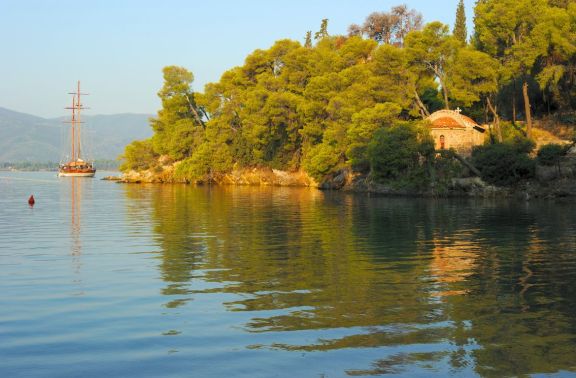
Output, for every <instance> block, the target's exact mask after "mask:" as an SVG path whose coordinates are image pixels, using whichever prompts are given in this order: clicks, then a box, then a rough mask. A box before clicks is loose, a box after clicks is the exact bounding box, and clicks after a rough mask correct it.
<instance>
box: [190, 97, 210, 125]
mask: <svg viewBox="0 0 576 378" xmlns="http://www.w3.org/2000/svg"><path fill="white" fill-rule="evenodd" d="M185 97H186V101H187V102H188V105H189V106H190V110H191V111H192V113H193V114H194V118H195V119H196V122H198V123H199V124H200V125H201V126H202V128H203V129H205V128H206V124H205V123H204V121H202V118H200V115H199V114H198V112H197V111H196V108H195V107H194V105H192V102H191V101H190V98H188V95H186V96H185Z"/></svg>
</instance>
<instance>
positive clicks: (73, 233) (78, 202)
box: [61, 177, 86, 283]
mask: <svg viewBox="0 0 576 378" xmlns="http://www.w3.org/2000/svg"><path fill="white" fill-rule="evenodd" d="M62 180H63V181H66V182H65V183H64V184H65V185H62V188H63V191H61V195H62V196H63V203H64V204H67V205H68V206H69V213H70V217H69V223H70V226H69V228H70V256H71V257H72V267H73V269H74V273H75V275H76V277H77V278H76V283H81V278H80V277H81V268H82V260H81V256H82V237H81V234H82V232H81V231H82V229H81V226H82V222H81V217H82V198H83V195H84V194H83V185H84V181H85V180H86V179H85V178H82V177H66V178H63V179H62Z"/></svg>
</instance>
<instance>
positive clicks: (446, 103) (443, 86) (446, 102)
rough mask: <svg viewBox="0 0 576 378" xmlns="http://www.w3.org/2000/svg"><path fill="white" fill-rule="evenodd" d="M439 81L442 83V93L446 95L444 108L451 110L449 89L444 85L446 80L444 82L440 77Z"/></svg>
mask: <svg viewBox="0 0 576 378" xmlns="http://www.w3.org/2000/svg"><path fill="white" fill-rule="evenodd" d="M438 81H439V82H440V86H441V87H442V92H443V93H444V107H445V108H446V110H450V104H449V103H448V89H446V86H445V85H444V80H442V79H441V78H440V76H438Z"/></svg>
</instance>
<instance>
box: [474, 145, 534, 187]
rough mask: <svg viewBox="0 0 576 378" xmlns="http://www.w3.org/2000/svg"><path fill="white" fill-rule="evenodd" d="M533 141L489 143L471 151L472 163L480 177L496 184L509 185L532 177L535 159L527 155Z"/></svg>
mask: <svg viewBox="0 0 576 378" xmlns="http://www.w3.org/2000/svg"><path fill="white" fill-rule="evenodd" d="M531 145H532V146H533V143H530V142H527V141H526V140H522V141H520V142H507V143H497V144H489V145H485V146H479V147H476V148H475V149H474V150H473V151H472V164H473V165H474V166H475V167H476V168H478V170H480V173H481V174H482V179H483V180H484V181H486V182H488V183H490V184H493V185H497V186H511V185H515V184H517V183H518V182H520V181H522V180H525V179H529V178H532V177H534V172H535V168H536V164H535V161H534V160H533V159H532V158H530V156H528V153H529V152H530V150H531V149H532V148H531V147H530V146H531Z"/></svg>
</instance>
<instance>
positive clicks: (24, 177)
mask: <svg viewBox="0 0 576 378" xmlns="http://www.w3.org/2000/svg"><path fill="white" fill-rule="evenodd" d="M30 194H34V195H35V197H36V201H37V202H36V205H35V206H34V207H33V208H30V207H29V206H28V204H27V198H28V196H29V195H30ZM575 372H576V206H575V205H574V204H572V202H567V203H561V204H557V203H556V204H555V203H549V202H530V203H524V202H509V201H506V202H496V201H479V200H417V199H388V198H373V197H372V198H371V197H369V196H366V195H347V194H342V193H329V192H319V191H316V190H309V189H294V188H255V187H224V188H221V187H216V188H214V187H213V188H209V187H201V188H194V187H191V186H181V185H173V186H170V185H165V186H162V185H120V184H116V183H113V182H106V181H100V180H98V179H82V178H77V179H73V178H65V179H64V178H61V179H58V178H56V177H55V176H54V173H7V172H0V376H1V377H160V376H162V377H348V376H378V375H403V376H421V377H430V376H448V375H453V376H486V377H501V376H517V375H535V376H539V375H542V376H543V375H548V374H552V375H558V376H573V375H575Z"/></svg>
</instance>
